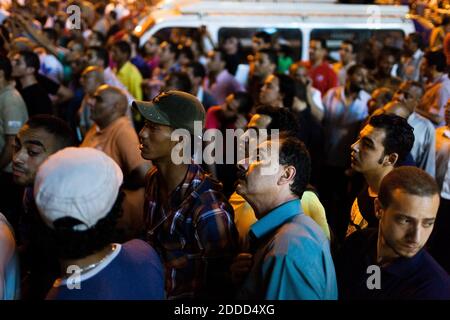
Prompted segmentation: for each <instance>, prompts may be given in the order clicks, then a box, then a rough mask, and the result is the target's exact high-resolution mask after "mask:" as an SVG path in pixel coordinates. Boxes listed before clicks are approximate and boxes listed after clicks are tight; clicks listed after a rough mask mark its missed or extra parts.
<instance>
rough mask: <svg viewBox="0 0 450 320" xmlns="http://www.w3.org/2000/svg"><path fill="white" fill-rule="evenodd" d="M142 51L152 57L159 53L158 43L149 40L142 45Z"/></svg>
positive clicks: (154, 40) (152, 39) (151, 39)
mask: <svg viewBox="0 0 450 320" xmlns="http://www.w3.org/2000/svg"><path fill="white" fill-rule="evenodd" d="M144 50H145V53H146V54H148V55H150V56H154V55H157V54H158V53H159V44H158V41H157V40H156V39H155V38H150V39H149V40H148V41H147V42H146V43H145V44H144Z"/></svg>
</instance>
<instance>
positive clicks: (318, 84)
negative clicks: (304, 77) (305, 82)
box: [309, 62, 339, 97]
mask: <svg viewBox="0 0 450 320" xmlns="http://www.w3.org/2000/svg"><path fill="white" fill-rule="evenodd" d="M309 76H310V77H311V79H312V81H313V87H314V88H316V89H317V90H319V91H320V92H321V93H322V97H323V96H324V95H325V93H326V92H327V91H328V90H329V89H331V88H334V87H337V86H338V85H339V84H338V77H337V75H336V73H335V72H334V70H333V69H332V68H331V66H330V65H329V64H328V62H323V63H322V64H321V65H319V66H317V67H311V68H310V69H309Z"/></svg>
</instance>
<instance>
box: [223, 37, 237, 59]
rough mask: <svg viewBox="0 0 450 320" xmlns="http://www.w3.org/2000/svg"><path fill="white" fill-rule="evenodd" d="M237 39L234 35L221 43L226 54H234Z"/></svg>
mask: <svg viewBox="0 0 450 320" xmlns="http://www.w3.org/2000/svg"><path fill="white" fill-rule="evenodd" d="M238 43H239V42H238V39H237V38H235V37H230V38H227V39H226V40H225V42H224V43H223V49H224V50H225V52H226V53H227V54H230V55H231V54H235V53H236V52H237V51H238Z"/></svg>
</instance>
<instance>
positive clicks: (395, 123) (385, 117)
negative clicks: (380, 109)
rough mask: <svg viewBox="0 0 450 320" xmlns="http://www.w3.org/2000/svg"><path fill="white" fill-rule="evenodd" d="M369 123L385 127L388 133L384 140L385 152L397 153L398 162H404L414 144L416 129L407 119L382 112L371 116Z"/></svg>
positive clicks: (376, 126) (381, 127)
mask: <svg viewBox="0 0 450 320" xmlns="http://www.w3.org/2000/svg"><path fill="white" fill-rule="evenodd" d="M369 125H371V126H372V127H374V128H379V129H384V131H385V133H386V136H385V138H384V141H383V146H384V153H385V154H386V155H389V154H392V153H397V154H398V159H397V162H396V164H398V163H400V162H402V161H403V160H404V159H405V158H406V156H407V155H408V153H409V152H410V151H411V149H412V147H413V144H414V129H413V128H412V127H411V126H410V125H409V124H408V122H407V121H406V119H404V118H402V117H399V116H396V115H393V114H381V115H377V116H373V117H370V119H369Z"/></svg>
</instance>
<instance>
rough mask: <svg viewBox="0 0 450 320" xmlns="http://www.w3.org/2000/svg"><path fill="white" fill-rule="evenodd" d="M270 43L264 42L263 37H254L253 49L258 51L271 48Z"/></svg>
mask: <svg viewBox="0 0 450 320" xmlns="http://www.w3.org/2000/svg"><path fill="white" fill-rule="evenodd" d="M269 47H270V44H267V43H265V42H264V39H263V38H258V37H253V38H252V50H253V52H255V53H256V52H258V51H259V50H261V49H266V48H269Z"/></svg>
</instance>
